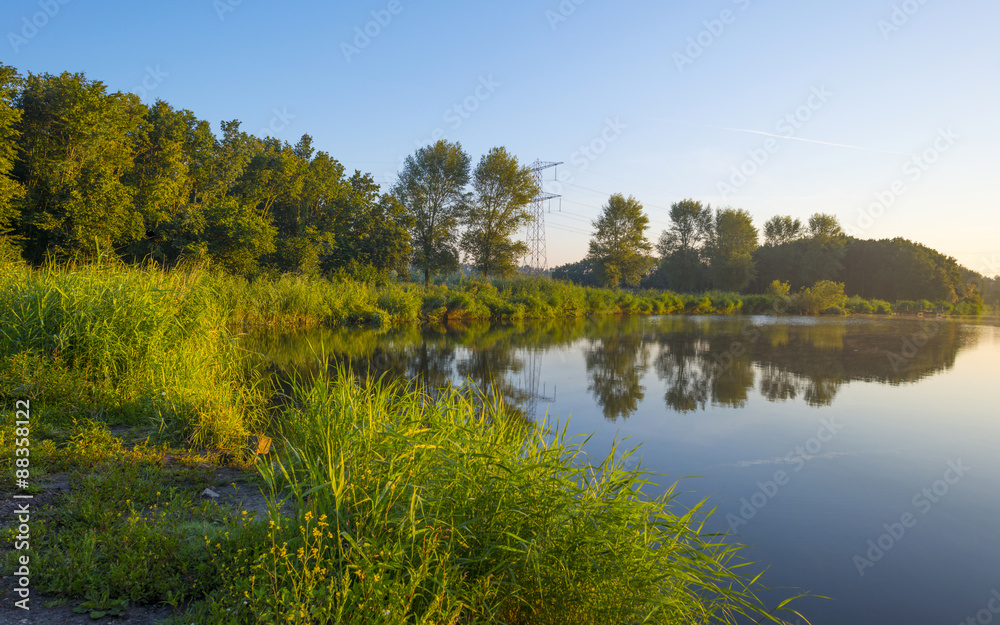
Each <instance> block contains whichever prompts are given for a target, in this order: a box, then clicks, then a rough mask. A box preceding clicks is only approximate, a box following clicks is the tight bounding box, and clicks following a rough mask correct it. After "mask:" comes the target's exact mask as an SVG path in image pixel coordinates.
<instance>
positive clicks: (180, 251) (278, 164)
mask: <svg viewBox="0 0 1000 625" xmlns="http://www.w3.org/2000/svg"><path fill="white" fill-rule="evenodd" d="M220 129H221V134H220V135H216V134H214V133H213V131H212V128H211V126H210V124H209V123H208V122H207V121H205V120H201V119H199V118H197V117H196V116H195V114H194V113H192V112H191V111H189V110H183V109H175V108H173V107H172V106H170V104H168V103H167V102H164V101H163V100H157V101H156V102H155V103H154V104H151V105H145V104H143V103H142V102H141V101H140V99H139V98H138V96H136V95H134V94H130V93H121V92H115V93H108V90H107V89H106V87H105V86H104V84H103V83H101V82H100V81H94V80H89V79H87V78H86V77H85V75H83V74H72V73H63V74H60V75H51V74H30V73H29V74H28V75H27V76H21V75H20V74H19V73H18V72H17V70H16V69H14V68H13V67H10V66H6V65H3V64H0V254H2V255H7V256H17V257H21V258H24V259H26V260H28V261H30V262H33V263H40V262H42V261H44V260H45V259H47V258H56V259H60V258H62V259H66V258H75V259H83V260H86V259H88V258H93V257H95V256H97V255H98V254H99V253H101V252H107V251H114V253H115V254H116V255H117V256H118V257H120V258H122V259H124V260H128V261H143V260H147V259H152V260H155V261H157V262H161V263H163V264H167V265H172V264H176V263H177V262H180V261H182V260H185V259H193V260H196V261H199V262H208V263H211V264H213V265H215V266H216V267H219V268H221V269H222V270H224V271H227V272H229V273H233V274H237V275H243V276H249V277H252V276H258V275H280V274H282V273H296V274H303V275H314V274H324V275H328V276H332V275H336V274H347V275H351V276H355V277H361V278H373V277H383V278H384V277H386V276H390V275H392V274H393V273H395V274H396V275H398V276H409V272H410V270H411V268H412V269H416V270H417V271H418V272H419V273H420V274H422V278H423V282H424V284H425V285H427V284H429V283H430V280H431V278H432V277H433V276H435V275H441V274H445V275H447V274H451V273H453V272H455V271H456V270H458V268H459V263H460V261H464V262H466V263H468V264H470V265H471V266H472V267H473V268H474V269H475V270H476V271H477V272H478V273H479V274H480V275H482V276H484V277H487V278H492V277H505V276H509V275H511V274H512V273H514V272H516V271H517V268H518V261H519V260H520V258H521V257H523V255H524V254H525V252H526V251H527V250H526V246H525V244H524V242H522V241H518V240H516V239H515V236H514V235H515V233H516V232H517V231H518V230H519V229H520V228H521V227H523V226H524V225H526V224H527V223H528V222H529V221H530V220H531V215H530V213H529V211H528V209H527V206H528V204H529V202H530V201H531V199H532V198H533V197H534V196H535V195H536V194H537V193H538V189H537V187H536V183H535V180H534V177H533V176H532V172H531V171H530V170H529V169H528V168H527V167H526V166H524V165H521V164H520V163H519V162H518V161H517V159H516V158H515V157H514V156H512V155H511V154H509V153H508V152H507V150H506V149H504V148H503V147H495V148H492V149H491V150H489V151H488V152H487V154H485V155H483V156H482V157H481V158H480V160H479V161H478V163H477V164H476V165H475V166H473V162H472V159H471V158H470V156H469V155H468V154H467V153H466V152H465V151H464V150H463V149H462V146H461V144H459V143H452V142H448V141H445V140H440V141H437V142H436V143H434V144H432V145H428V146H426V147H423V148H420V149H418V150H416V151H415V152H414V153H413V154H412V155H410V156H409V157H407V158H406V160H405V161H404V163H403V166H402V169H401V171H400V172H399V173H398V176H397V179H396V181H395V183H394V184H393V185H391V187H390V188H389V189H388V190H387V191H383V190H382V189H381V188H380V186H379V185H378V184H376V183H375V181H374V180H373V178H372V176H371V175H370V174H367V173H363V172H361V171H359V170H355V171H354V172H353V173H348V172H347V170H346V169H345V168H344V166H343V165H342V164H341V163H339V162H338V161H337V160H336V159H334V158H333V157H332V156H330V154H329V153H327V152H324V151H319V150H317V149H316V148H315V147H314V145H313V140H312V138H311V137H310V136H309V135H308V134H306V135H303V136H302V137H301V139H300V140H299V141H298V142H296V143H295V144H294V145H291V144H289V143H288V142H284V141H281V140H279V139H276V138H274V137H256V136H254V135H252V134H249V133H246V132H244V131H242V130H241V129H240V122H239V121H237V120H232V121H223V122H222V124H221V128H220ZM648 228H649V220H648V217H647V216H646V215H645V212H644V210H643V207H642V204H641V203H640V202H639V201H638V200H636V199H635V198H634V197H632V196H628V197H626V196H624V195H623V194H614V195H612V196H611V197H610V198H609V199H608V202H607V204H606V205H605V207H604V209H603V211H602V214H601V216H600V217H599V218H598V219H597V220H596V221H595V222H594V234H593V237H592V239H591V241H590V247H589V252H588V255H587V257H586V258H585V259H584V260H582V261H580V262H578V263H572V264H570V265H565V266H563V267H559V268H556V269H555V270H554V271H553V275H554V276H555V277H557V278H563V279H568V280H572V281H574V282H576V283H578V284H582V285H591V284H593V285H602V286H611V287H616V288H617V287H618V286H620V285H625V286H630V287H636V286H642V287H648V288H660V289H671V290H674V291H678V292H684V293H692V292H698V291H704V290H707V289H719V290H726V291H743V292H756V293H761V292H764V291H765V290H766V289H767V288H768V286H769V285H770V284H771V283H772V282H773V281H775V280H778V281H780V282H785V283H788V284H790V286H791V287H792V288H795V289H801V288H805V287H806V286H807V285H811V284H814V283H816V282H817V281H822V280H835V281H839V282H842V283H844V284H845V287H846V291H847V293H848V294H851V295H861V296H863V297H868V298H872V297H879V298H885V299H891V300H900V299H909V300H919V299H928V300H947V301H959V300H963V299H970V300H976V299H977V298H978V297H980V295H981V294H985V295H986V298H987V302H989V303H995V302H996V300H998V299H1000V285H998V281H997V279H996V278H993V279H987V278H985V277H983V276H981V275H979V274H978V273H976V272H972V271H970V270H968V269H965V268H964V267H961V266H959V265H958V264H957V262H956V261H955V260H954V259H952V258H950V257H947V256H945V255H942V254H940V253H938V252H936V251H934V250H931V249H929V248H927V247H925V246H922V245H919V244H917V243H912V242H910V241H906V240H904V239H892V240H883V241H865V240H859V239H855V238H852V237H848V236H846V235H845V234H844V233H843V231H842V229H841V227H840V225H839V224H838V223H837V220H836V218H835V217H833V216H831V215H825V214H815V215H813V216H812V217H811V218H810V219H809V220H808V223H806V224H802V223H801V222H800V221H799V220H796V219H792V218H791V217H788V216H776V217H774V218H772V219H771V220H769V221H768V222H767V223H766V224H765V225H764V228H763V236H764V242H763V244H762V245H761V244H760V243H759V237H760V234H761V233H760V232H759V231H758V230H757V228H756V227H755V226H754V224H753V220H752V218H751V215H750V214H749V213H748V212H747V211H745V210H742V209H735V208H729V207H727V208H721V209H716V210H713V209H712V208H711V207H710V206H708V205H703V204H702V203H701V202H698V201H694V200H690V199H687V200H682V201H679V202H676V203H674V204H673V205H672V206H671V209H670V227H669V228H668V229H666V230H665V231H664V232H663V233H662V234H661V235H660V237H659V239H658V240H657V242H656V244H655V245H654V244H653V243H651V242H650V241H649V240H648V239H647V238H646V231H647V230H648Z"/></svg>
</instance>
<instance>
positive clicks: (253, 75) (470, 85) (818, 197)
mask: <svg viewBox="0 0 1000 625" xmlns="http://www.w3.org/2000/svg"><path fill="white" fill-rule="evenodd" d="M46 8H47V10H48V12H49V13H51V14H52V15H51V16H49V15H46V14H45V11H46ZM373 12H374V14H373ZM894 13H895V14H894ZM389 18H391V19H389ZM377 19H380V20H381V22H382V24H379V23H378V22H377V21H376V20H377ZM25 20H27V22H31V21H34V22H35V23H36V24H40V25H41V26H40V27H38V28H37V29H33V28H34V27H29V26H26V21H25ZM0 23H2V25H3V33H4V38H5V42H3V43H2V44H0V50H2V52H0V60H2V61H3V62H4V63H7V64H10V65H13V66H15V67H17V68H18V69H20V70H21V71H22V72H27V71H31V72H50V73H58V72H62V71H66V70H69V71H74V72H75V71H83V72H86V74H87V75H88V77H89V78H91V79H96V80H101V81H103V82H104V83H105V84H106V85H107V86H108V87H109V89H110V90H112V91H114V90H125V91H134V92H136V93H140V95H142V96H143V98H144V100H145V101H146V102H152V101H154V100H155V99H156V98H163V99H164V100H166V101H168V102H169V103H171V104H172V105H174V106H175V107H178V108H187V109H190V110H192V111H194V113H195V114H197V115H198V116H199V117H200V118H202V119H206V120H208V121H210V122H212V124H213V128H214V129H215V130H216V132H218V130H219V122H220V121H221V120H229V119H239V120H241V121H242V122H243V127H244V129H246V130H248V131H250V132H254V133H255V134H261V133H262V132H264V131H263V129H265V128H270V130H268V131H266V132H267V133H269V134H273V135H275V136H278V137H280V138H282V139H286V140H288V141H289V142H292V143H294V142H295V140H296V139H297V138H298V137H299V136H301V135H302V134H303V133H309V134H311V135H312V136H313V137H314V138H315V141H316V144H317V146H318V147H319V148H320V149H323V150H326V151H328V152H329V153H330V154H331V155H332V156H333V157H335V158H337V159H339V160H340V161H342V162H343V163H344V164H345V165H346V166H347V167H348V168H352V169H353V168H356V169H361V170H363V171H370V172H372V173H373V174H374V175H375V178H376V180H378V181H379V182H380V183H383V184H385V185H387V184H389V183H391V181H392V179H393V177H394V175H395V172H396V171H397V170H398V169H399V166H400V163H401V160H402V159H403V158H404V157H405V156H406V155H408V154H410V153H412V152H413V151H414V150H415V149H416V148H417V147H418V146H419V145H422V144H425V143H427V142H429V140H430V139H431V137H432V136H434V133H435V131H436V130H439V131H440V132H442V133H444V136H445V137H446V138H447V139H449V140H457V141H460V142H461V143H462V145H463V146H464V147H465V149H466V150H467V151H468V152H469V153H470V154H471V155H472V157H473V159H474V160H478V158H479V156H480V155H482V154H483V153H485V152H486V151H487V150H488V149H489V148H490V147H492V146H495V145H504V146H506V147H507V148H508V149H509V150H510V151H511V152H512V153H514V154H515V155H517V156H518V158H520V159H521V160H522V161H523V162H526V163H530V162H532V161H534V160H535V159H536V158H540V159H542V160H546V161H564V162H565V165H563V166H561V167H560V168H559V170H558V176H559V178H560V180H559V181H553V180H552V171H551V170H549V172H547V173H548V174H549V175H548V176H547V178H548V179H549V182H548V183H547V190H548V191H551V192H560V193H562V194H563V196H564V199H563V202H562V212H559V211H558V210H557V209H558V203H554V204H553V212H552V213H551V214H547V215H546V218H547V224H548V257H549V265H550V266H553V265H558V264H561V263H565V262H571V261H575V260H578V259H579V258H581V257H582V256H583V255H584V254H585V253H586V248H587V240H588V238H589V233H590V230H591V227H590V221H591V220H592V219H594V218H595V217H596V216H597V214H598V213H599V211H600V207H601V205H602V204H603V203H604V202H605V201H606V200H607V197H608V195H610V194H611V193H615V192H621V193H624V194H626V195H628V194H632V195H635V196H636V198H638V199H639V200H640V201H641V202H643V204H644V205H645V206H646V208H647V210H648V213H649V215H650V218H651V220H652V226H653V229H652V231H651V232H650V239H651V240H655V239H656V237H657V236H658V235H659V233H660V231H661V230H662V229H663V228H664V227H665V226H666V225H667V222H668V221H669V218H668V215H667V209H668V208H669V206H670V204H671V203H672V202H675V201H677V200H680V199H684V198H687V197H691V198H695V199H700V200H703V201H705V202H709V203H711V204H712V205H713V206H726V205H731V206H734V207H737V208H745V209H747V210H749V211H750V212H751V214H753V215H754V217H755V220H756V223H757V225H758V227H759V226H761V225H762V224H763V222H764V221H765V220H766V219H767V218H769V217H771V216H772V215H775V214H791V215H793V216H795V217H799V218H802V219H803V220H805V219H806V218H807V217H808V216H809V215H810V214H812V213H814V212H820V211H821V212H828V213H833V214H835V215H837V216H838V217H839V218H840V220H841V222H842V223H843V224H844V225H845V226H846V227H847V229H848V231H849V232H851V233H852V234H855V235H857V236H861V237H864V238H882V237H892V236H903V237H906V238H909V239H913V240H916V241H919V242H922V243H925V244H927V245H930V246H931V247H934V248H936V249H939V250H941V251H942V252H945V253H947V254H949V255H952V256H954V257H956V258H957V259H958V260H959V261H960V262H962V263H963V264H965V265H967V266H968V267H970V268H972V269H975V270H977V271H980V272H983V273H987V274H989V275H994V274H1000V210H998V209H1000V202H998V201H997V190H996V182H997V181H998V180H1000V176H998V175H997V172H996V169H997V166H998V164H1000V162H998V161H1000V159H998V158H997V147H998V146H1000V121H998V117H997V113H998V111H1000V80H998V78H1000V37H998V36H997V34H996V27H997V25H998V24H1000V4H998V3H996V2H995V0H966V1H963V2H954V1H951V2H946V1H945V0H922V1H921V0H906V1H905V2H902V1H900V0H885V1H878V0H876V1H872V0H865V1H862V0H839V1H836V2H833V1H825V2H794V3H793V2H787V1H786V2H773V1H772V2H763V1H762V0H713V1H710V2H662V1H660V2H651V1H644V0H631V1H629V2H615V3H612V2H599V1H598V0H575V1H574V0H562V2H560V1H559V0H551V1H547V2H545V1H543V2H526V1H523V0H509V1H507V2H461V3H459V2H437V3H431V2H416V1H414V0H393V1H391V2H390V1H388V0H368V1H364V2H350V3H348V2H337V3H330V2H315V1H305V2H281V3H279V2H266V1H264V0H216V1H214V2H213V0H172V1H171V2H135V1H134V0H131V1H127V2H126V1H123V0H111V1H106V0H102V1H101V2H84V1H83V0H41V2H40V1H39V0H33V1H27V0H5V2H4V3H3V6H2V7H0ZM356 29H360V31H362V32H363V31H364V30H365V29H367V30H368V32H369V34H373V35H374V36H368V35H366V37H368V38H367V39H365V38H363V37H358V30H356ZM28 35H30V36H28ZM345 44H346V46H352V47H350V48H348V47H345ZM150 70H152V72H151V71H150ZM144 81H145V86H143V82H144ZM456 107H457V108H456ZM789 115H791V118H789V117H788V116H789ZM760 133H769V134H771V135H777V136H776V137H771V136H768V135H765V134H760ZM585 146H589V148H588V152H587V153H584V152H583V151H581V147H585ZM754 155H755V156H756V160H757V162H754V160H753V157H754ZM915 158H916V159H918V160H916V161H915V160H914V159H915ZM734 168H736V169H739V168H742V169H743V170H744V172H746V173H749V174H750V175H748V176H745V177H740V176H739V175H734ZM720 183H721V184H720ZM725 185H728V186H725ZM877 196H880V197H881V198H882V199H881V203H878V204H875V205H874V206H872V204H873V203H876V202H877V201H878V200H877Z"/></svg>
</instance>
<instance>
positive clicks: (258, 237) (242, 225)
mask: <svg viewBox="0 0 1000 625" xmlns="http://www.w3.org/2000/svg"><path fill="white" fill-rule="evenodd" d="M264 149H265V148H264V144H263V143H262V141H261V140H260V139H258V138H257V137H254V136H253V135H250V134H247V133H245V132H243V131H241V130H240V122H239V121H237V120H233V121H228V122H223V123H222V138H221V139H220V140H218V141H217V142H216V144H215V153H214V158H213V161H212V165H211V168H210V169H209V170H208V171H207V172H206V173H207V180H205V183H204V184H205V186H204V199H203V201H202V206H203V207H204V208H203V215H204V220H205V226H204V236H203V237H202V241H201V243H202V245H204V246H205V249H206V250H207V253H208V255H209V256H210V257H211V259H212V262H213V263H216V264H218V265H221V266H222V267H223V268H224V269H225V270H226V271H228V272H230V273H234V274H237V275H253V274H255V273H256V272H257V271H258V270H259V269H260V259H261V257H262V256H264V255H266V254H270V253H272V252H274V250H275V244H274V239H275V235H276V234H277V229H276V228H275V227H274V224H273V222H272V220H271V218H270V215H268V214H267V207H268V206H269V205H268V204H267V198H268V196H267V194H266V193H262V192H259V191H258V190H257V189H255V188H254V187H253V181H252V180H249V179H248V178H249V177H245V176H244V174H245V173H246V172H247V170H248V167H249V166H250V164H251V163H252V162H253V161H254V159H255V158H256V157H258V156H260V155H261V154H262V153H264ZM251 176H252V174H251Z"/></svg>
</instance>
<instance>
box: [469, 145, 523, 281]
mask: <svg viewBox="0 0 1000 625" xmlns="http://www.w3.org/2000/svg"><path fill="white" fill-rule="evenodd" d="M472 190H473V199H472V202H471V203H470V204H469V207H468V210H467V212H466V214H465V226H466V230H465V232H464V233H463V234H462V241H461V245H462V250H463V251H465V253H466V254H468V255H469V257H470V258H471V259H472V264H473V265H474V266H475V267H476V270H477V271H478V272H479V273H481V274H482V275H483V277H485V278H488V277H490V276H506V275H509V274H511V273H513V272H514V271H515V270H516V269H517V260H518V258H520V257H521V256H523V255H524V254H525V253H526V252H527V251H528V246H527V245H526V244H525V243H524V242H523V241H514V238H513V237H514V233H515V232H517V230H518V228H520V227H521V226H523V225H525V224H527V223H528V222H529V221H531V213H530V212H529V211H528V203H529V202H531V200H532V198H534V197H535V195H537V194H538V185H537V183H536V182H535V178H534V175H533V174H532V172H531V170H530V169H529V168H528V167H526V166H522V165H519V164H518V162H517V159H516V158H515V157H514V156H512V155H510V154H509V153H508V152H507V150H506V149H505V148H503V147H499V148H492V149H491V150H490V151H489V153H487V154H486V155H484V156H483V157H482V159H480V161H479V164H478V165H477V166H476V169H475V171H474V172H473V174H472Z"/></svg>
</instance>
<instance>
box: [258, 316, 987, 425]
mask: <svg viewBox="0 0 1000 625" xmlns="http://www.w3.org/2000/svg"><path fill="white" fill-rule="evenodd" d="M976 336H978V335H977V334H976V333H974V332H971V331H970V328H969V327H968V326H965V325H963V324H961V323H957V322H954V321H951V320H938V319H928V320H917V319H869V318H850V319H825V318H771V317H626V318H614V317H609V318H602V319H596V320H595V319H586V320H583V319H578V320H554V321H548V322H537V323H524V324H489V323H480V324H475V325H471V326H452V327H426V328H418V327H413V326H409V327H402V328H394V329H391V330H388V331H373V330H359V329H351V330H347V329H341V330H330V329H313V330H308V331H304V332H298V333H290V334H283V335H273V334H260V335H251V336H248V337H246V338H245V340H244V344H245V345H246V346H247V347H248V349H251V350H252V351H255V352H258V353H260V354H261V355H262V356H261V358H262V366H264V367H266V368H268V369H269V370H271V371H272V372H275V373H277V374H278V377H279V378H287V376H288V375H289V374H290V373H291V372H292V371H296V372H298V373H300V374H303V373H308V371H309V370H314V369H315V368H316V367H320V366H323V367H330V366H333V365H337V364H343V365H345V366H348V367H350V368H351V370H353V371H354V372H355V374H357V375H358V376H365V375H372V376H385V377H387V378H389V379H401V380H418V381H419V382H420V383H422V384H423V385H425V386H426V387H427V388H428V389H429V390H430V391H433V390H434V389H439V388H444V387H447V386H464V385H474V386H476V387H477V388H479V389H481V390H484V391H486V392H489V393H496V394H499V395H501V396H503V397H504V398H505V399H506V401H507V403H508V405H509V406H510V407H511V408H512V409H514V410H516V411H518V412H520V413H522V414H523V415H525V416H526V417H535V416H537V415H538V411H539V409H540V408H541V409H543V407H544V404H545V403H546V402H547V401H550V400H551V398H550V397H549V396H548V395H549V394H550V389H551V385H550V384H549V383H548V382H547V381H546V380H545V379H543V378H544V375H543V372H542V366H541V362H542V360H543V359H544V358H545V357H546V354H547V353H548V352H550V351H552V350H557V349H558V350H561V351H560V356H559V357H560V359H561V360H560V362H561V363H562V362H564V363H565V366H566V367H575V366H579V365H582V368H584V369H585V371H586V381H587V391H588V392H589V393H590V395H591V396H592V397H593V398H594V401H595V403H596V404H597V405H598V406H599V407H600V409H601V411H602V412H603V414H604V417H605V418H606V419H608V420H611V421H615V420H618V419H627V418H628V417H629V416H630V415H632V414H633V413H635V412H636V410H637V409H638V407H639V405H640V403H641V402H642V400H643V399H644V398H645V396H646V393H647V392H650V391H653V392H656V393H662V394H663V400H664V402H665V404H666V406H667V407H668V408H669V409H670V410H674V411H677V412H681V413H692V412H697V411H702V410H706V408H707V407H708V406H719V407H732V408H740V407H743V406H745V405H746V403H747V401H748V400H749V398H750V397H751V395H753V394H754V393H757V394H759V395H760V396H761V397H763V398H765V399H767V400H768V401H774V402H779V401H804V402H805V403H807V404H809V405H813V406H823V405H829V404H832V403H833V402H834V400H835V399H836V396H837V393H838V391H839V390H840V389H841V387H842V386H843V385H845V384H848V383H850V382H852V381H855V380H865V381H875V382H881V383H884V384H903V383H908V382H914V381H916V380H919V379H921V378H923V377H926V376H929V375H932V374H934V373H936V372H939V371H942V370H945V369H948V368H950V367H952V365H953V364H954V362H955V358H956V356H957V354H958V352H959V351H960V350H961V349H963V348H966V347H969V346H971V344H972V342H974V341H975V337H976ZM319 354H322V356H320V355H319ZM561 366H562V365H561ZM650 373H652V374H653V376H655V380H656V382H657V384H658V385H659V388H657V389H647V386H649V385H650V383H651V382H652V379H651V376H649V375H647V374H650Z"/></svg>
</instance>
